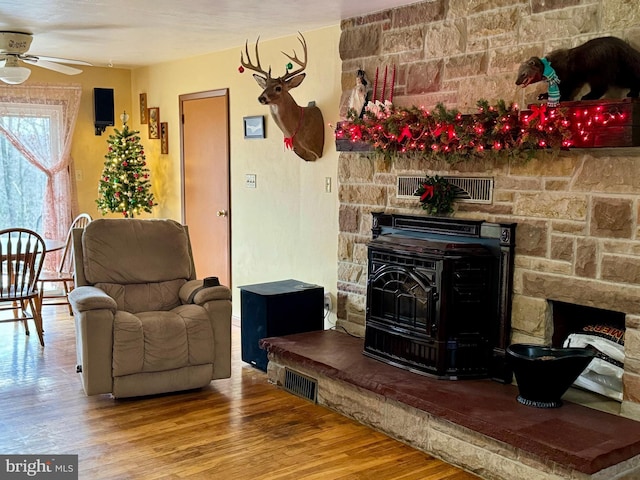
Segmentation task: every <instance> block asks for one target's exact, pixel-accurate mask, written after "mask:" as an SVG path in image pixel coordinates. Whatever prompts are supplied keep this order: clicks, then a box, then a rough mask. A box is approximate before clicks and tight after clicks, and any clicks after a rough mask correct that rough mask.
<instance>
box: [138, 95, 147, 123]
mask: <svg viewBox="0 0 640 480" xmlns="http://www.w3.org/2000/svg"><path fill="white" fill-rule="evenodd" d="M147 121H148V119H147V94H146V93H141V94H140V123H141V124H144V125H146V124H147Z"/></svg>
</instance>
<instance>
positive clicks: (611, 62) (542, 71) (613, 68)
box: [516, 37, 640, 107]
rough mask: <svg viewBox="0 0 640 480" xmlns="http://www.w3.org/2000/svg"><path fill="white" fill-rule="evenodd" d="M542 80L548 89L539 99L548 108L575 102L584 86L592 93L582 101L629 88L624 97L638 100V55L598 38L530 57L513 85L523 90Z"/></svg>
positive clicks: (608, 39) (621, 44)
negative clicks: (545, 100)
mask: <svg viewBox="0 0 640 480" xmlns="http://www.w3.org/2000/svg"><path fill="white" fill-rule="evenodd" d="M542 80H546V81H547V82H548V83H549V90H548V93H543V94H540V95H539V96H538V99H539V100H543V99H548V105H549V106H550V107H554V106H556V105H557V103H558V101H562V102H565V101H571V100H574V99H575V96H576V95H577V94H578V92H579V91H580V89H581V88H582V87H583V86H584V84H585V83H588V84H589V86H590V87H591V91H590V92H589V93H587V94H586V95H584V96H583V97H582V98H581V100H596V99H598V98H601V97H602V96H603V95H604V94H605V93H606V92H607V90H608V89H609V87H619V88H624V89H626V88H628V89H629V93H628V94H627V97H637V96H638V92H639V91H640V52H639V51H638V50H636V49H634V48H633V47H631V46H630V45H629V44H628V43H626V42H624V41H622V40H620V39H619V38H615V37H600V38H594V39H593V40H589V41H588V42H586V43H584V44H582V45H580V46H578V47H575V48H569V49H561V50H554V51H553V52H551V53H550V54H549V55H547V56H546V57H544V58H537V57H531V58H530V59H529V60H527V61H526V62H524V63H523V64H522V65H520V69H519V70H518V78H517V80H516V85H522V87H523V88H524V87H526V86H527V85H530V84H532V83H536V82H540V81H542Z"/></svg>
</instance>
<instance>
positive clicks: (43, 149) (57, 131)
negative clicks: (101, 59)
mask: <svg viewBox="0 0 640 480" xmlns="http://www.w3.org/2000/svg"><path fill="white" fill-rule="evenodd" d="M81 95H82V87H81V86H80V85H79V84H60V85H58V84H32V85H0V135H4V136H5V137H6V138H7V140H8V141H9V142H10V143H11V144H12V145H13V146H14V147H15V148H16V149H17V150H18V151H19V152H20V153H21V154H22V155H24V157H25V158H26V159H27V161H28V162H30V163H31V164H32V165H33V166H35V167H36V168H38V169H40V170H41V171H42V172H44V173H45V174H46V176H47V183H46V187H45V199H44V207H43V209H44V211H43V230H42V231H41V232H39V233H41V234H42V235H43V236H45V237H47V238H53V239H57V240H64V238H65V236H66V233H67V229H68V228H69V225H70V223H71V220H72V219H73V217H74V216H75V215H76V213H77V210H78V200H77V197H76V192H75V182H73V181H72V179H71V174H70V172H72V171H73V160H72V158H71V140H72V138H73V131H74V128H75V124H76V118H77V116H78V109H79V107H80V97H81ZM33 116H46V117H48V118H49V122H50V126H51V128H50V132H51V136H50V137H49V135H48V134H43V132H41V131H37V130H34V129H33V128H31V129H26V128H19V123H20V119H21V118H26V117H33Z"/></svg>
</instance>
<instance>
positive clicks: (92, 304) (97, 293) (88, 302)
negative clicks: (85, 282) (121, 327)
mask: <svg viewBox="0 0 640 480" xmlns="http://www.w3.org/2000/svg"><path fill="white" fill-rule="evenodd" d="M69 303H70V304H71V306H72V307H73V310H74V311H77V312H86V311H89V310H111V313H114V314H115V313H116V310H117V307H118V305H117V303H116V301H115V300H114V299H113V298H111V297H110V296H109V295H107V294H106V293H105V292H104V291H103V290H100V289H99V288H98V287H89V286H85V287H76V288H74V289H73V290H71V291H70V292H69Z"/></svg>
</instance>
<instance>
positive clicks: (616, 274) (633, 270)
mask: <svg viewBox="0 0 640 480" xmlns="http://www.w3.org/2000/svg"><path fill="white" fill-rule="evenodd" d="M601 269H602V272H601V274H600V276H601V277H602V279H603V280H609V281H611V282H618V283H631V284H635V285H638V284H640V258H638V257H623V256H620V255H603V256H602V267H601ZM638 301H640V299H638Z"/></svg>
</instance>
